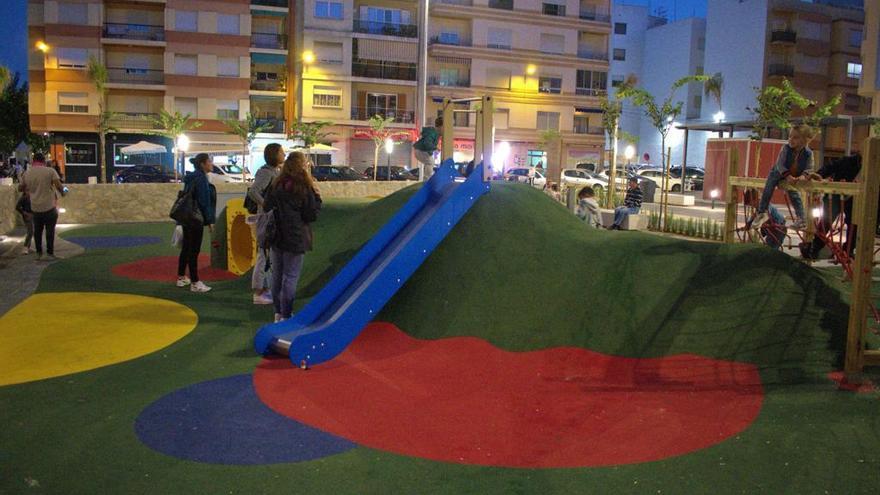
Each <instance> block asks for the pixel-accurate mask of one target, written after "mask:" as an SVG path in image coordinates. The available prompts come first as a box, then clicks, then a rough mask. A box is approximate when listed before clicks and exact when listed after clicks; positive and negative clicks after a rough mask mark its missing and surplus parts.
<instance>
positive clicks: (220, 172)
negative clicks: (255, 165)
mask: <svg viewBox="0 0 880 495" xmlns="http://www.w3.org/2000/svg"><path fill="white" fill-rule="evenodd" d="M227 170H230V171H237V172H238V173H230V172H227ZM208 180H209V181H211V183H212V184H222V183H230V182H231V183H242V182H244V175H243V174H242V170H241V168H239V167H238V166H236V165H214V169H213V170H211V172H209V173H208Z"/></svg>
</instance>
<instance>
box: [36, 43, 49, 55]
mask: <svg viewBox="0 0 880 495" xmlns="http://www.w3.org/2000/svg"><path fill="white" fill-rule="evenodd" d="M37 50H40V51H41V52H43V53H46V52H48V51H49V45H48V44H46V42H45V41H38V42H37Z"/></svg>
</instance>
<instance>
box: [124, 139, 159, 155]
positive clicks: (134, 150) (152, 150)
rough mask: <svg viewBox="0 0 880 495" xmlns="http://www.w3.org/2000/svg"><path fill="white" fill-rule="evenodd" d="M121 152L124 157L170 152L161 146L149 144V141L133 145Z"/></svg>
mask: <svg viewBox="0 0 880 495" xmlns="http://www.w3.org/2000/svg"><path fill="white" fill-rule="evenodd" d="M119 151H121V152H122V153H123V154H124V155H154V154H158V153H167V152H168V150H167V149H166V148H165V147H164V146H162V145H161V144H156V143H148V142H147V141H141V142H139V143H135V144H132V145H131V146H126V147H125V148H122V149H120V150H119Z"/></svg>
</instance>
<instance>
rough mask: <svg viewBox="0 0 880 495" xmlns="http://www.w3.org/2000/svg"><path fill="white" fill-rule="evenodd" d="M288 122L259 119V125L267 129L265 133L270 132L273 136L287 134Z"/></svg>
mask: <svg viewBox="0 0 880 495" xmlns="http://www.w3.org/2000/svg"><path fill="white" fill-rule="evenodd" d="M286 123H287V122H286V121H285V120H284V119H261V118H259V117H257V125H259V126H263V125H266V126H267V127H266V128H265V129H264V130H263V132H269V133H272V134H284V133H286V132H287V126H286Z"/></svg>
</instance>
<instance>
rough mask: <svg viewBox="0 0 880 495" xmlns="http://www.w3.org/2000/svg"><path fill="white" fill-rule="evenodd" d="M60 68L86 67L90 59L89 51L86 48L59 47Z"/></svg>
mask: <svg viewBox="0 0 880 495" xmlns="http://www.w3.org/2000/svg"><path fill="white" fill-rule="evenodd" d="M56 51H57V53H58V68H59V69H85V67H86V64H88V60H89V51H88V50H86V49H85V48H70V47H58V49H57V50H56Z"/></svg>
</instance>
